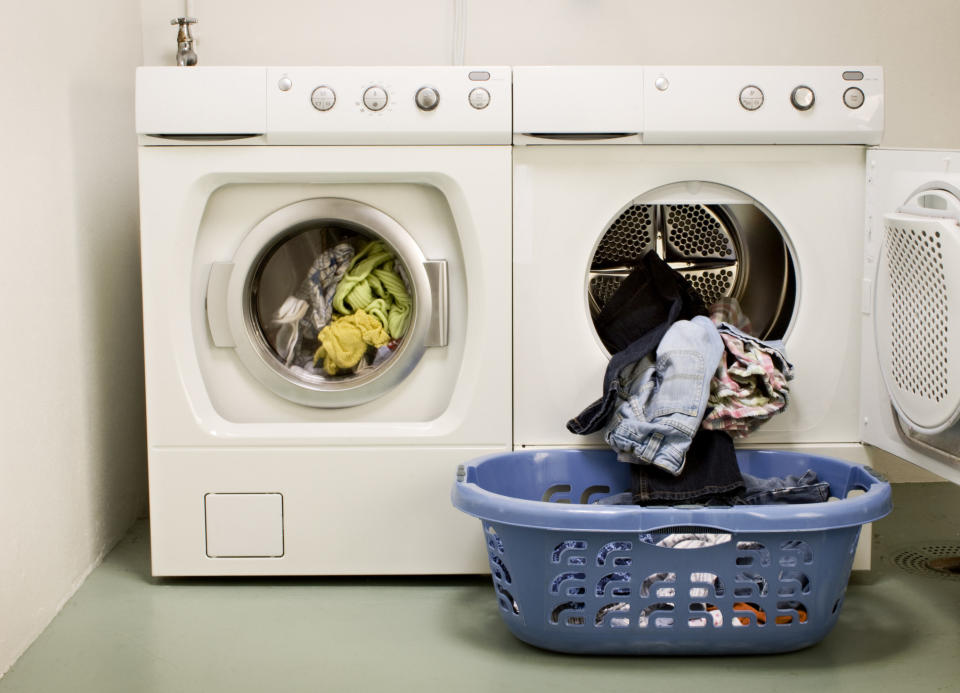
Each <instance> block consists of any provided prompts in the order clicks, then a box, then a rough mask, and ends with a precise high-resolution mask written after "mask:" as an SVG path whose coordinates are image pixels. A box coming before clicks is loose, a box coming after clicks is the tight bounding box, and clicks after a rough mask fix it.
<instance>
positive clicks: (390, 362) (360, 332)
mask: <svg viewBox="0 0 960 693" xmlns="http://www.w3.org/2000/svg"><path fill="white" fill-rule="evenodd" d="M446 295H447V281H446V263H445V262H444V261H443V260H429V261H428V260H427V259H426V258H425V257H424V256H423V253H422V252H421V250H420V248H419V246H418V245H417V243H416V241H415V240H414V239H413V237H412V236H411V234H410V233H408V232H407V230H406V229H404V228H403V227H402V226H401V225H400V224H399V223H398V222H397V221H396V220H394V219H393V218H392V217H390V216H388V215H387V214H385V213H384V212H382V211H380V210H378V209H376V208H374V207H371V206H370V205H367V204H364V203H362V202H358V201H355V200H347V199H342V198H313V199H309V200H302V201H300V202H296V203H294V204H291V205H288V206H286V207H283V208H281V209H278V210H276V211H275V212H273V213H272V214H270V215H268V216H267V217H265V218H264V219H263V220H262V221H260V222H259V223H258V224H257V225H256V226H254V227H253V228H252V229H251V230H250V232H249V233H248V234H247V235H246V236H245V237H244V239H243V241H242V242H241V244H240V246H239V247H238V249H237V251H236V253H235V255H234V257H233V260H232V262H227V263H215V264H214V265H213V266H212V267H211V271H210V276H209V280H208V286H207V297H206V298H207V318H208V325H209V327H210V333H211V337H212V340H213V343H214V344H215V345H216V346H218V347H224V348H232V349H235V350H236V354H237V356H238V358H239V359H240V361H241V362H242V363H243V365H244V366H245V367H246V368H247V369H248V370H249V371H250V372H251V373H252V374H253V376H254V377H256V378H257V379H258V380H259V381H260V382H261V383H262V384H263V385H264V386H265V387H267V388H269V389H270V390H272V391H273V392H274V393H276V394H277V395H279V396H281V397H284V398H286V399H288V400H291V401H293V402H297V403H300V404H304V405H308V406H314V407H348V406H354V405H357V404H362V403H364V402H368V401H370V400H373V399H376V398H377V397H380V396H381V395H383V394H385V393H386V392H388V391H390V390H391V389H393V388H394V387H396V386H397V385H398V384H399V383H400V382H401V381H402V380H403V379H404V378H405V377H406V376H407V375H409V374H410V372H412V371H413V369H414V368H415V367H416V365H417V363H418V362H419V360H420V358H421V357H422V356H423V353H424V350H425V349H426V348H428V347H443V346H446V341H447V336H446V317H447V306H446V303H447V302H446Z"/></svg>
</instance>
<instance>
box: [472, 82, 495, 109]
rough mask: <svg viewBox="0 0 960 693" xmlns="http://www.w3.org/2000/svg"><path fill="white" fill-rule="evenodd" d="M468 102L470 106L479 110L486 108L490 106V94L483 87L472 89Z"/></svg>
mask: <svg viewBox="0 0 960 693" xmlns="http://www.w3.org/2000/svg"><path fill="white" fill-rule="evenodd" d="M467 100H469V101H470V105H471V106H473V107H474V108H476V109H477V110H480V109H483V108H486V107H487V106H489V105H490V92H488V91H487V90H486V89H483V88H481V87H477V88H476V89H471V90H470V94H469V95H468V96H467Z"/></svg>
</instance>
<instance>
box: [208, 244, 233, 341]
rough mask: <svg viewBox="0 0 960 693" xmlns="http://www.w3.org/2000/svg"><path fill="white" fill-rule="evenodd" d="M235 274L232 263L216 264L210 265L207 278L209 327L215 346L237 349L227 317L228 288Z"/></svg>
mask: <svg viewBox="0 0 960 693" xmlns="http://www.w3.org/2000/svg"><path fill="white" fill-rule="evenodd" d="M232 273H233V263H232V262H214V263H212V264H211V265H210V276H209V277H207V295H206V308H207V326H208V327H209V328H210V336H211V337H212V338H213V344H214V346H218V347H235V346H236V345H237V344H236V342H235V341H234V339H233V333H231V332H230V320H229V318H228V316H227V287H228V286H229V285H230V275H231V274H232Z"/></svg>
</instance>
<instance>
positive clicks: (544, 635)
mask: <svg viewBox="0 0 960 693" xmlns="http://www.w3.org/2000/svg"><path fill="white" fill-rule="evenodd" d="M737 459H738V462H739V464H740V468H741V469H742V470H743V471H744V472H748V473H750V474H753V475H755V476H759V477H773V476H780V477H782V476H786V475H788V474H795V475H798V476H799V475H801V474H803V473H804V472H805V471H807V470H808V469H812V470H813V471H815V472H816V474H817V476H818V477H819V478H820V480H823V481H827V482H829V483H830V489H831V496H836V497H837V499H838V500H836V501H833V502H824V503H811V504H803V505H763V506H734V507H711V508H703V507H691V506H687V507H684V506H674V507H656V508H653V507H638V506H609V505H594V504H592V502H593V501H594V500H596V499H597V498H600V497H602V496H604V495H608V494H611V493H617V492H621V491H624V490H627V489H629V486H630V472H629V469H628V466H627V465H626V464H624V463H622V462H618V461H617V460H616V457H615V455H614V454H613V453H612V452H610V451H586V450H549V451H537V450H531V451H521V452H513V453H506V454H497V455H491V456H488V457H483V458H480V459H477V460H474V461H472V462H470V463H468V464H465V465H461V466H460V468H459V469H458V473H457V481H456V483H455V484H454V486H453V491H452V500H453V504H454V506H456V507H457V508H458V509H460V510H462V511H463V512H465V513H468V514H470V515H473V516H474V517H478V518H480V520H481V521H482V524H483V538H484V542H485V544H486V546H487V551H488V553H489V557H490V569H491V574H492V577H493V585H494V590H495V592H496V599H497V602H498V604H499V607H500V614H501V616H502V617H503V620H504V622H505V623H506V624H507V626H508V627H509V628H510V630H511V631H512V632H513V633H514V635H516V636H517V637H518V638H520V639H521V640H523V641H525V642H528V643H530V644H532V645H536V646H538V647H542V648H546V649H549V650H557V651H561V652H573V653H583V654H722V653H731V654H754V653H767V652H786V651H790V650H797V649H800V648H803V647H807V646H809V645H813V644H814V643H816V642H819V641H820V640H821V639H822V638H823V637H824V636H825V635H826V634H827V633H828V632H829V631H830V629H831V628H832V627H833V625H834V624H835V623H836V621H837V618H838V617H839V615H840V606H841V604H842V602H843V595H844V592H845V590H846V585H847V580H848V579H849V577H850V568H851V566H852V564H853V555H854V552H855V551H856V548H857V540H858V538H859V536H860V526H861V525H862V524H864V523H866V522H872V521H874V520H877V519H879V518H881V517H883V516H884V515H886V514H887V513H889V512H890V509H891V507H892V506H891V500H890V485H889V484H888V483H886V482H885V481H881V480H880V479H878V478H877V477H876V476H875V475H874V474H873V473H872V472H871V471H870V470H869V469H867V468H865V467H861V466H858V465H854V464H849V463H847V462H842V461H840V460H835V459H830V458H827V457H819V456H814V455H805V454H801V453H792V452H776V451H766V450H746V451H743V450H741V451H738V452H737ZM854 490H858V491H862V492H863V493H861V494H859V495H856V494H850V492H851V491H854ZM848 494H850V497H848ZM694 533H696V534H706V535H708V536H707V537H705V538H706V539H708V540H710V541H714V542H716V543H715V544H714V545H711V546H707V547H704V548H692V549H681V548H665V547H664V546H661V545H658V544H660V543H664V544H669V543H672V540H674V539H675V538H676V537H677V535H680V534H694Z"/></svg>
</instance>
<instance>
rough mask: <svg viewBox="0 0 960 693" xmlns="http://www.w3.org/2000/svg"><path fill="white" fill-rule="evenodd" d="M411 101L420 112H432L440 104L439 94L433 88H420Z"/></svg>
mask: <svg viewBox="0 0 960 693" xmlns="http://www.w3.org/2000/svg"><path fill="white" fill-rule="evenodd" d="M413 99H414V101H416V102H417V108H419V109H420V110H421V111H432V110H433V109H434V108H436V107H437V104H438V103H440V92H438V91H437V90H436V89H434V88H433V87H420V88H419V89H417V95H416V96H414V97H413Z"/></svg>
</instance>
